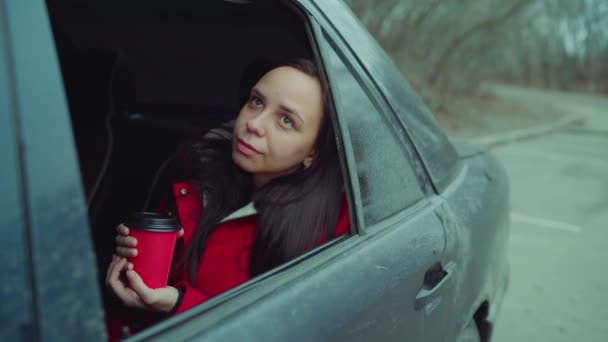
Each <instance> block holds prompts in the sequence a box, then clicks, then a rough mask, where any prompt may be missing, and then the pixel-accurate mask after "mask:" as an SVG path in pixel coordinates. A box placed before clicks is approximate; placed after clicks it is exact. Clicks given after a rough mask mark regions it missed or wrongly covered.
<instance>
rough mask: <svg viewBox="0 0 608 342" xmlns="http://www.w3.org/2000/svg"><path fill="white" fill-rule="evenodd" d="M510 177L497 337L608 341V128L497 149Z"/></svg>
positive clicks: (499, 341) (506, 340)
mask: <svg viewBox="0 0 608 342" xmlns="http://www.w3.org/2000/svg"><path fill="white" fill-rule="evenodd" d="M491 152H492V153H493V154H494V155H496V156H497V157H498V158H499V159H500V160H501V161H502V163H503V164H504V166H505V167H506V169H507V172H508V174H509V176H510V180H511V205H512V215H511V218H512V224H511V227H512V228H511V237H510V241H509V248H510V250H509V256H510V262H511V275H512V277H511V283H510V288H509V290H508V293H507V296H506V298H505V302H504V304H503V307H502V309H501V312H500V314H499V317H498V324H497V326H496V330H495V335H494V342H511V341H522V342H526V341H556V342H561V341H577V342H578V341H589V342H594V341H598V342H600V341H601V342H605V341H608V134H604V135H602V134H581V132H575V131H569V130H567V129H563V130H560V131H557V132H554V133H552V134H549V135H545V136H542V137H537V138H534V139H529V140H525V141H520V142H516V143H511V144H508V145H503V146H499V147H496V148H494V149H493V150H492V151H491Z"/></svg>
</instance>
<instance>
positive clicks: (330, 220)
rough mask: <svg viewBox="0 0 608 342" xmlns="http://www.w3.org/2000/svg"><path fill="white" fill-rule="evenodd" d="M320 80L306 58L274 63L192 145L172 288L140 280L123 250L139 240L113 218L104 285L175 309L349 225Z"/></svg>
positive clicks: (178, 195)
mask: <svg viewBox="0 0 608 342" xmlns="http://www.w3.org/2000/svg"><path fill="white" fill-rule="evenodd" d="M321 80H322V79H321V78H320V77H319V74H318V72H317V70H316V68H315V66H314V64H313V63H312V62H311V61H309V60H303V59H298V60H294V61H291V62H288V63H284V64H280V65H278V66H276V67H274V68H272V69H271V70H270V71H268V72H267V73H266V74H264V75H263V76H262V77H261V78H260V79H259V81H258V82H257V83H256V84H255V86H254V87H253V88H252V89H251V93H250V96H249V99H248V100H247V102H246V103H245V105H244V106H243V107H242V109H241V111H240V112H239V115H238V118H237V120H236V122H235V123H234V128H233V129H232V134H230V132H229V131H225V130H224V131H222V130H219V131H218V130H214V131H212V132H213V133H214V134H207V135H206V136H205V137H204V138H203V139H200V141H198V142H197V143H196V144H195V145H194V149H193V152H194V153H193V156H194V157H195V158H194V163H195V173H194V176H193V180H192V181H190V182H188V183H176V184H174V196H175V204H176V207H177V211H178V215H179V219H180V223H181V225H182V227H183V231H180V235H183V238H182V239H181V241H183V246H182V248H179V244H178V248H177V251H176V255H175V256H174V265H173V279H172V281H170V283H171V284H173V285H172V286H167V287H165V288H160V289H150V288H148V287H147V286H146V285H145V284H144V283H143V281H142V280H141V278H140V277H139V275H138V274H137V273H136V271H134V270H133V269H132V265H131V264H130V263H128V261H127V259H126V258H125V257H128V256H135V255H136V253H137V249H136V245H137V242H136V241H135V238H133V237H130V236H128V235H129V229H128V227H125V226H124V225H119V226H118V229H117V230H118V232H119V235H118V236H117V239H116V241H117V254H118V255H115V256H113V261H112V263H111V264H110V266H109V268H108V273H107V277H106V283H107V285H108V286H109V287H110V289H111V290H112V291H113V292H114V293H115V294H116V295H117V297H118V298H119V299H120V300H121V301H122V302H123V303H124V304H125V305H127V306H130V307H137V308H142V309H147V310H149V311H156V312H164V313H170V314H173V313H180V312H183V311H185V310H187V309H189V308H191V307H193V306H195V305H197V304H200V303H202V302H204V301H205V300H207V299H208V298H210V297H213V296H215V295H217V294H219V293H221V292H223V291H226V290H228V289H230V288H232V287H234V286H237V285H239V284H241V283H243V282H245V281H247V280H248V279H249V278H250V277H254V276H256V275H258V274H260V273H263V272H265V271H267V270H269V269H271V268H272V267H275V266H277V265H280V264H281V263H284V262H285V261H288V260H290V259H293V258H294V257H296V256H298V255H301V254H302V253H304V252H306V251H307V250H309V249H311V248H313V247H314V246H316V245H318V244H319V243H322V242H323V241H325V240H326V239H325V237H326V236H331V237H335V236H339V235H342V234H345V233H347V232H348V231H349V230H350V222H349V218H348V212H347V210H346V203H345V200H344V197H343V196H342V186H343V182H342V177H341V172H340V164H339V160H338V156H337V152H336V145H335V138H334V134H333V130H332V129H331V123H330V119H329V115H328V113H327V93H326V89H327V88H326V86H325V85H324V84H323V83H322V81H321ZM226 133H227V134H226ZM248 203H249V204H248ZM122 272H124V273H125V275H126V279H127V281H128V283H129V287H127V286H126V285H125V284H124V283H123V282H122V281H121V279H120V277H119V276H120V274H121V273H122Z"/></svg>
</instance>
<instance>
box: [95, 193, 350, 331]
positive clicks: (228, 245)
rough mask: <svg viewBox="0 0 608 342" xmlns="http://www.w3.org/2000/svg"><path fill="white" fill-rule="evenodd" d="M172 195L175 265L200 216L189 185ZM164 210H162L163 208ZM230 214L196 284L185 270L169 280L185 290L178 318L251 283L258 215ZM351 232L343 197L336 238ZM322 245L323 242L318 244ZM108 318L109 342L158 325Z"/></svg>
mask: <svg viewBox="0 0 608 342" xmlns="http://www.w3.org/2000/svg"><path fill="white" fill-rule="evenodd" d="M173 195H174V197H175V203H176V208H177V213H178V216H179V220H180V223H181V225H182V227H183V228H184V236H183V244H182V243H180V241H178V246H177V248H176V252H175V255H174V256H173V260H174V262H175V261H176V260H180V259H181V256H182V254H183V251H184V250H185V248H184V247H185V246H188V244H189V243H190V240H191V239H192V236H193V235H194V231H195V230H196V228H197V226H198V221H199V218H200V215H201V212H200V209H201V202H200V196H199V195H198V193H196V192H195V191H194V189H193V188H192V187H191V186H190V185H189V184H188V183H185V182H184V183H175V184H173ZM161 208H162V206H161ZM236 213H241V215H236V217H235V215H234V214H231V215H229V217H228V219H227V220H226V219H224V222H222V223H220V225H219V226H218V227H217V228H216V229H215V230H214V231H213V233H211V235H210V236H209V238H208V240H207V244H206V247H205V250H204V251H203V255H202V256H201V261H200V263H199V267H198V272H197V277H196V282H195V284H191V283H190V281H189V280H188V279H189V277H188V276H187V273H186V271H185V270H182V271H181V272H178V274H177V275H174V276H173V278H172V279H171V280H170V285H172V286H174V287H177V288H180V289H183V290H184V294H183V297H182V301H181V303H180V304H179V305H178V307H177V310H176V311H175V314H179V313H181V312H184V311H186V310H188V309H190V308H192V307H194V306H196V305H198V304H201V303H202V302H204V301H206V300H207V299H209V298H211V297H214V296H217V295H218V294H220V293H222V292H224V291H226V290H229V289H231V288H233V287H235V286H238V285H240V284H242V283H244V282H246V281H247V280H249V274H248V272H249V256H250V249H251V246H252V245H253V241H254V237H255V230H256V216H255V212H251V211H250V212H249V213H247V212H246V213H245V214H244V215H242V211H241V210H238V211H237V212H236ZM349 231H350V219H349V216H348V208H347V205H346V200H345V198H344V196H343V198H342V204H341V206H340V215H339V217H338V224H337V227H336V231H335V234H334V237H338V236H340V235H343V234H347V233H348V232H349ZM321 243H323V239H321V240H320V241H319V244H321ZM108 314H109V315H108V316H107V317H106V321H107V322H106V324H107V327H108V333H109V337H110V341H116V340H118V339H120V338H121V335H122V331H123V329H124V328H125V327H128V330H129V331H130V332H131V333H134V332H136V331H138V330H140V329H142V328H144V327H145V326H147V325H150V324H152V323H153V322H154V321H157V319H158V317H156V316H155V315H151V314H145V315H144V316H139V315H137V311H132V310H127V311H126V312H111V313H108Z"/></svg>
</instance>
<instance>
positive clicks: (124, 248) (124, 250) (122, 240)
mask: <svg viewBox="0 0 608 342" xmlns="http://www.w3.org/2000/svg"><path fill="white" fill-rule="evenodd" d="M116 231H117V232H118V235H116V254H117V255H118V256H120V257H124V258H132V257H135V256H137V248H135V247H137V239H136V238H134V237H133V236H129V227H127V226H125V225H124V224H122V223H121V224H119V225H118V227H116ZM182 236H184V228H180V230H179V232H178V233H177V238H178V239H179V238H181V237H182Z"/></svg>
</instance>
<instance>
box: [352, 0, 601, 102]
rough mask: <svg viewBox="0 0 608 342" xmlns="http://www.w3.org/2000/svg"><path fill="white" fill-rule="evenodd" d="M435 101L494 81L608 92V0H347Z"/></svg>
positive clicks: (472, 93)
mask: <svg viewBox="0 0 608 342" xmlns="http://www.w3.org/2000/svg"><path fill="white" fill-rule="evenodd" d="M345 1H346V3H347V4H348V5H349V6H350V7H351V9H352V10H353V12H355V14H356V15H357V16H358V17H359V18H360V20H361V21H362V22H363V23H364V24H365V25H366V26H367V28H368V30H369V31H370V32H371V33H372V35H374V37H376V39H377V40H378V42H379V43H380V44H381V45H382V46H383V47H384V48H385V49H386V51H387V52H388V53H389V54H390V55H391V57H392V58H393V60H394V61H395V62H396V64H397V65H398V66H399V67H400V68H401V70H402V71H403V73H404V74H405V75H406V77H407V78H408V80H409V81H410V82H411V83H412V84H413V86H414V87H415V88H416V90H417V91H418V92H419V94H420V95H421V96H422V97H423V98H425V100H426V101H427V103H429V105H430V106H431V109H433V110H435V111H441V110H447V109H446V108H444V107H445V101H446V99H454V98H462V97H471V96H473V97H474V96H477V97H480V96H483V95H484V94H483V91H482V89H483V87H482V86H483V85H484V84H486V83H488V82H494V83H509V84H517V85H524V86H532V87H540V88H545V89H556V90H565V91H570V90H576V91H585V92H592V93H608V0H376V1H370V0H345Z"/></svg>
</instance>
